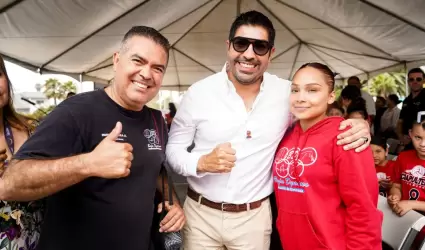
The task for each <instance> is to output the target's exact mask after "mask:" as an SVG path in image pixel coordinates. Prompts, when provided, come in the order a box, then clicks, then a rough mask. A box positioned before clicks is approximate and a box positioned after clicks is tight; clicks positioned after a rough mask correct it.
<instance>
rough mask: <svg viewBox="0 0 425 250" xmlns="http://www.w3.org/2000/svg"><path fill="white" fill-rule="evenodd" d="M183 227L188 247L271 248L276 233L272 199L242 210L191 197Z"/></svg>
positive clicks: (194, 249)
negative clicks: (219, 207) (211, 205)
mask: <svg viewBox="0 0 425 250" xmlns="http://www.w3.org/2000/svg"><path fill="white" fill-rule="evenodd" d="M184 212H185V215H186V225H185V226H184V228H183V242H184V249H185V250H204V249H205V250H209V249H214V250H217V249H219V250H224V249H227V250H242V249H243V250H250V249H252V250H269V247H270V235H271V232H272V213H271V208H270V201H269V200H268V199H267V200H265V201H263V203H262V204H261V207H259V208H256V209H253V210H249V211H245V212H238V213H231V212H222V211H220V210H217V209H213V208H209V207H207V206H204V205H201V204H200V203H198V202H196V201H194V200H193V199H191V198H189V197H187V198H186V201H185V203H184Z"/></svg>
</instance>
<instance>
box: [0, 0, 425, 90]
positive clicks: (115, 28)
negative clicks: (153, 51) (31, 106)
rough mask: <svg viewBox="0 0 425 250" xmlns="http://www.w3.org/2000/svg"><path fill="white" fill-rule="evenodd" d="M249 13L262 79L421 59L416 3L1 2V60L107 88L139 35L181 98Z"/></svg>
mask: <svg viewBox="0 0 425 250" xmlns="http://www.w3.org/2000/svg"><path fill="white" fill-rule="evenodd" d="M253 9H255V10H258V11H260V12H262V13H264V14H266V15H267V16H268V17H269V18H270V19H271V20H272V22H273V24H274V26H275V29H276V32H277V34H276V42H275V43H276V51H275V54H274V56H273V58H272V63H271V65H270V66H269V70H268V71H269V72H270V73H273V74H277V75H279V76H280V77H283V78H290V77H291V75H292V74H293V72H294V71H295V70H296V69H297V68H298V67H299V66H301V65H302V64H304V63H306V62H311V61H320V62H324V63H326V64H328V65H329V66H330V67H331V68H332V69H333V70H334V71H336V72H338V73H339V76H340V77H342V78H346V77H349V76H351V75H362V74H364V75H367V74H373V73H376V72H380V71H381V70H382V69H385V68H400V67H406V66H409V65H410V63H411V62H415V61H418V60H423V59H425V43H423V42H420V41H425V16H424V15H423V12H424V11H425V1H423V0H409V1H400V0H145V1H143V0H120V1H115V0H72V1H71V0H56V1H47V0H18V1H13V0H0V53H1V54H3V55H4V56H5V57H6V58H7V59H8V60H10V61H12V62H15V63H18V64H20V65H22V66H24V67H27V68H30V69H33V70H37V69H40V70H41V72H58V73H65V74H68V75H72V76H78V75H80V74H82V75H83V77H84V79H86V80H95V81H98V82H108V81H110V80H111V79H112V77H113V72H112V68H111V61H112V60H111V55H112V53H113V52H114V51H115V50H116V49H117V48H118V46H119V42H120V40H121V38H122V37H123V35H124V34H125V32H126V31H127V30H128V29H129V28H130V27H131V26H134V25H148V26H152V27H154V28H156V29H158V30H161V32H162V33H163V34H164V35H165V36H166V37H167V38H168V39H169V40H170V42H171V43H172V44H173V49H172V51H171V52H170V53H171V54H170V63H169V68H168V70H167V73H166V76H165V79H164V82H163V85H164V87H165V88H169V89H185V88H187V86H190V85H191V84H192V83H194V82H196V81H197V80H199V79H202V78H203V77H205V76H208V75H210V74H212V73H214V72H217V71H220V70H221V68H222V67H223V64H224V62H225V61H226V47H225V41H226V39H227V36H228V32H229V29H230V25H231V23H232V22H233V20H234V18H235V17H236V16H237V14H238V13H241V12H245V11H248V10H253ZM393 66H394V67H393Z"/></svg>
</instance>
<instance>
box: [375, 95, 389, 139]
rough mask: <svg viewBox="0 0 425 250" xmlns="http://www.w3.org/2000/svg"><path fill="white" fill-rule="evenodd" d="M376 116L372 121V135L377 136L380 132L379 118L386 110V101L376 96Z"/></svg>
mask: <svg viewBox="0 0 425 250" xmlns="http://www.w3.org/2000/svg"><path fill="white" fill-rule="evenodd" d="M375 109H376V116H375V119H374V120H373V133H374V135H378V133H379V132H380V130H381V117H382V115H383V114H384V112H385V110H386V109H387V100H385V98H384V97H382V96H377V97H376V101H375Z"/></svg>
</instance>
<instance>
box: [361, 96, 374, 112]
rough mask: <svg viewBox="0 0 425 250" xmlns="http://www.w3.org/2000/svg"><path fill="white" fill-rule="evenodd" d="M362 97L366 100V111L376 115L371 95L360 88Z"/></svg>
mask: <svg viewBox="0 0 425 250" xmlns="http://www.w3.org/2000/svg"><path fill="white" fill-rule="evenodd" d="M362 98H363V99H365V101H366V110H367V113H368V114H369V115H376V108H375V101H374V100H373V97H372V96H371V95H370V94H369V93H367V92H366V91H363V90H362Z"/></svg>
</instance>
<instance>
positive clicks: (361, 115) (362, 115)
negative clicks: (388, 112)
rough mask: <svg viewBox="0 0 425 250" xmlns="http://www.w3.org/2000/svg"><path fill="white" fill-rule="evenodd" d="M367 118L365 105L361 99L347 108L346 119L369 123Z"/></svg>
mask: <svg viewBox="0 0 425 250" xmlns="http://www.w3.org/2000/svg"><path fill="white" fill-rule="evenodd" d="M368 117H369V116H368V113H367V110H366V104H365V102H364V100H363V98H358V99H356V100H354V101H353V102H352V103H351V104H350V106H348V108H347V119H363V120H366V121H369V120H368Z"/></svg>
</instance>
